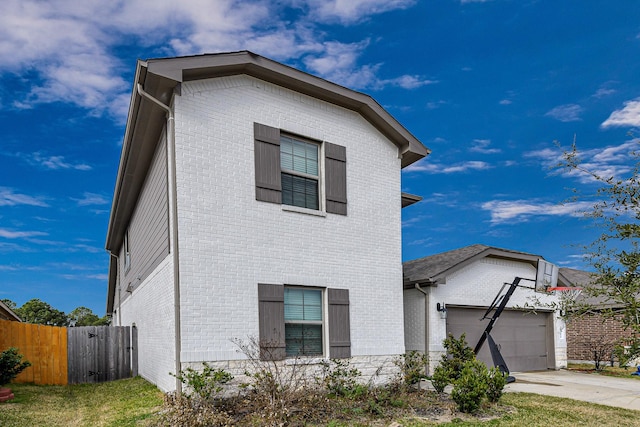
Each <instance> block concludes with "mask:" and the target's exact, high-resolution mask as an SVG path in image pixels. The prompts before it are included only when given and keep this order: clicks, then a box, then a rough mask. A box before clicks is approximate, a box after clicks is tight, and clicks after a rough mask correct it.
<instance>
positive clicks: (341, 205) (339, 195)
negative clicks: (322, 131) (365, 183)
mask: <svg viewBox="0 0 640 427" xmlns="http://www.w3.org/2000/svg"><path fill="white" fill-rule="evenodd" d="M324 155H325V180H326V184H325V189H326V193H327V212H329V213H334V214H339V215H346V214H347V150H346V148H345V147H343V146H341V145H336V144H331V143H328V142H327V143H325V148H324Z"/></svg>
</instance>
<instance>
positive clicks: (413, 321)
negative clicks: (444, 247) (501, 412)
mask: <svg viewBox="0 0 640 427" xmlns="http://www.w3.org/2000/svg"><path fill="white" fill-rule="evenodd" d="M540 259H542V257H540V256H538V255H532V254H527V253H524V252H518V251H512V250H507V249H499V248H495V247H490V246H485V245H471V246H466V247H464V248H460V249H455V250H452V251H448V252H443V253H439V254H436V255H432V256H428V257H425V258H420V259H416V260H412V261H408V262H405V263H404V266H403V270H404V316H405V344H406V349H407V351H410V350H417V351H420V352H425V354H428V355H429V359H430V361H431V362H432V367H433V366H434V365H435V364H436V363H437V362H438V361H439V360H440V357H441V355H442V354H444V352H445V349H444V346H443V344H442V342H443V340H444V339H445V338H446V336H447V334H448V333H452V334H453V335H454V336H455V337H456V338H457V337H459V336H460V335H461V334H462V333H465V335H466V339H467V342H468V344H469V345H470V346H471V348H475V346H476V344H477V343H478V340H479V338H480V337H481V336H482V335H483V332H484V330H485V328H486V325H487V324H488V322H489V320H488V319H484V320H481V318H482V317H483V315H484V314H485V311H486V310H487V308H488V307H489V306H490V305H491V303H492V301H493V300H494V298H495V297H496V295H497V294H498V292H499V291H500V289H501V287H502V286H503V284H505V283H508V284H511V283H513V282H514V281H515V278H516V277H520V278H522V279H525V280H522V281H521V282H520V285H522V286H519V287H517V288H516V289H515V291H514V293H513V295H512V297H511V298H510V299H509V301H508V304H507V306H506V308H505V310H504V311H503V312H502V314H501V315H500V317H499V318H498V319H497V321H496V322H495V326H494V329H493V331H492V332H491V336H492V337H493V339H494V340H495V342H496V343H497V344H498V346H499V347H500V348H501V350H500V351H501V353H502V356H503V357H504V359H505V361H506V363H507V366H508V367H509V369H510V370H511V371H512V372H517V371H531V370H544V369H560V368H562V367H566V366H567V338H566V325H565V322H564V321H563V320H562V318H560V317H559V313H558V312H557V311H554V310H553V309H552V308H555V307H554V306H553V302H554V301H555V302H557V299H556V297H555V296H553V295H550V294H546V293H540V292H535V291H534V289H531V288H533V287H534V286H535V282H534V280H535V279H536V273H537V266H538V262H539V260H540ZM506 289H508V287H505V291H506ZM527 306H536V307H537V310H535V313H534V312H533V311H532V310H531V309H529V308H526V307H527ZM445 309H446V311H444V310H445ZM478 358H479V359H480V360H482V361H483V362H485V363H486V364H487V365H488V366H493V361H492V358H491V355H490V352H489V349H488V345H487V343H485V344H484V345H483V346H482V349H481V351H480V352H479V353H478Z"/></svg>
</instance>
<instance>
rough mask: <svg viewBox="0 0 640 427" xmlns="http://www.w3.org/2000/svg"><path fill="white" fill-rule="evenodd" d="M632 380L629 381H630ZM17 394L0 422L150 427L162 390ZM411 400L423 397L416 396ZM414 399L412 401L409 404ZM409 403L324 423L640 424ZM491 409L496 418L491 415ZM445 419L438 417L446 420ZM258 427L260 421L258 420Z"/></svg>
mask: <svg viewBox="0 0 640 427" xmlns="http://www.w3.org/2000/svg"><path fill="white" fill-rule="evenodd" d="M630 381H632V380H631V379H630ZM11 389H12V390H13V391H14V393H15V395H16V398H15V399H14V400H12V401H9V402H5V403H0V426H2V427H31V426H65V427H67V426H153V425H154V424H155V423H156V422H157V421H158V419H159V416H158V413H159V411H160V409H161V406H162V401H163V399H162V393H161V392H160V391H159V390H158V389H157V388H156V387H155V386H153V385H152V384H150V383H148V382H146V381H145V380H143V379H141V378H133V379H126V380H119V381H114V382H110V383H102V384H81V385H72V386H35V385H28V384H12V385H11ZM415 398H418V399H421V398H420V397H419V395H417V396H415ZM411 403H415V402H411ZM416 406H417V405H412V404H408V405H406V407H405V408H404V409H406V411H405V413H397V412H396V413H395V415H394V416H392V417H388V416H384V415H383V416H381V417H375V416H372V417H370V418H368V419H363V418H361V417H356V418H357V420H355V419H349V418H347V419H345V418H344V417H340V419H339V420H337V419H336V420H335V421H331V422H329V423H323V424H321V425H330V426H333V427H339V426H345V427H346V426H352V425H356V426H358V425H360V426H370V425H373V426H388V425H390V424H392V423H393V422H397V423H398V424H400V425H402V426H411V427H418V426H435V425H439V426H514V427H515V426H518V427H519V426H527V427H535V426H541V427H542V426H544V427H549V426H553V427H565V426H566V427H569V426H571V427H573V426H578V425H579V426H640V411H631V410H626V409H620V408H613V407H607V406H601V405H595V404H592V403H587V402H579V401H575V400H570V399H561V398H556V397H548V396H542V395H536V394H529V393H506V394H505V395H504V396H503V397H502V399H501V401H500V406H499V410H497V411H491V410H489V411H485V417H480V418H477V417H473V416H468V415H462V414H452V413H450V412H449V414H448V415H447V413H446V411H444V413H443V415H444V416H443V417H441V418H440V421H430V420H428V419H425V418H420V417H419V416H417V415H416V411H415V410H414V409H413V408H415V407H416ZM492 412H494V413H495V414H500V415H498V416H499V418H494V419H490V418H491V417H490V416H487V415H491V413H492ZM447 419H448V421H446V422H443V421H442V420H447ZM256 425H259V424H256Z"/></svg>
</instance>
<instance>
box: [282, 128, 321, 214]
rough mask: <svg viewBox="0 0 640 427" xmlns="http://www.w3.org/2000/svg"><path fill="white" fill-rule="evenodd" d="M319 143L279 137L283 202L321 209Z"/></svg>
mask: <svg viewBox="0 0 640 427" xmlns="http://www.w3.org/2000/svg"><path fill="white" fill-rule="evenodd" d="M319 148H320V147H319V146H318V145H317V144H313V143H311V142H305V141H300V140H298V139H294V138H291V137H288V136H282V137H281V138H280V169H281V177H282V181H281V183H282V204H284V205H291V206H299V207H301V208H308V209H316V210H317V209H320V204H319V201H318V200H319V199H318V192H319V191H318V188H319V173H318V171H319V169H320V168H319V166H318V157H319V156H318V151H319Z"/></svg>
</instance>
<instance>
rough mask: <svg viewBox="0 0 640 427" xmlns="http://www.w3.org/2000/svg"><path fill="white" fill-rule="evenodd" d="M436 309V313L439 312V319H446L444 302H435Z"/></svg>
mask: <svg viewBox="0 0 640 427" xmlns="http://www.w3.org/2000/svg"><path fill="white" fill-rule="evenodd" d="M436 310H438V313H440V318H441V319H446V318H447V306H446V304H445V303H442V304H440V303H438V304H436Z"/></svg>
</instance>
